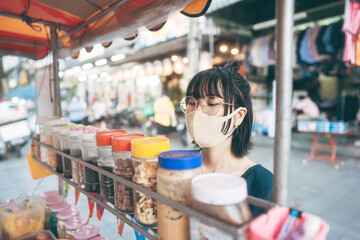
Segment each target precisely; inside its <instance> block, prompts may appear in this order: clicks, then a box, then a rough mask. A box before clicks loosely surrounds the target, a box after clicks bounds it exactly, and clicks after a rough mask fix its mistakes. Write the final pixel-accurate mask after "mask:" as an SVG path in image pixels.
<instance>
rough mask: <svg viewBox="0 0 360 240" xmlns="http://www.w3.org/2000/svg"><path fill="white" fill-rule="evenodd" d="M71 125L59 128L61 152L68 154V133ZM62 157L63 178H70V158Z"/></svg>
mask: <svg viewBox="0 0 360 240" xmlns="http://www.w3.org/2000/svg"><path fill="white" fill-rule="evenodd" d="M70 128H71V126H63V127H61V128H60V147H61V151H62V152H63V153H66V154H69V155H70V142H69V133H70ZM62 159H63V175H64V177H65V178H71V177H72V174H71V160H70V159H69V158H67V157H64V156H63V157H62Z"/></svg>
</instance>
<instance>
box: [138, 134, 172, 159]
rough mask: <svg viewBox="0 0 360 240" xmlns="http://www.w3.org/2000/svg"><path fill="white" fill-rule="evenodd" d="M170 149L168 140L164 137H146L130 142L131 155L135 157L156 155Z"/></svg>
mask: <svg viewBox="0 0 360 240" xmlns="http://www.w3.org/2000/svg"><path fill="white" fill-rule="evenodd" d="M169 150H170V141H169V139H167V138H164V137H147V138H140V139H135V140H133V141H132V142H131V155H132V156H133V157H137V158H149V157H157V156H158V155H159V153H161V152H165V151H169Z"/></svg>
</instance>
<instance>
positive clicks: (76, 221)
mask: <svg viewBox="0 0 360 240" xmlns="http://www.w3.org/2000/svg"><path fill="white" fill-rule="evenodd" d="M88 223H89V218H88V217H85V216H76V217H72V218H70V219H69V220H67V221H66V223H65V228H66V238H67V239H69V240H74V234H75V231H76V230H78V229H79V228H80V227H82V226H84V225H86V224H88Z"/></svg>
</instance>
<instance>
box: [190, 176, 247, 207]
mask: <svg viewBox="0 0 360 240" xmlns="http://www.w3.org/2000/svg"><path fill="white" fill-rule="evenodd" d="M191 191H192V195H193V198H194V199H195V200H197V201H198V202H202V203H206V204H211V205H231V204H236V203H240V202H242V201H244V200H245V199H246V198H247V185H246V180H245V179H244V178H242V177H238V176H235V175H231V174H224V173H208V174H202V175H199V176H197V177H195V178H193V179H192V181H191Z"/></svg>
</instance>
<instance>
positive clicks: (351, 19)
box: [342, 0, 360, 64]
mask: <svg viewBox="0 0 360 240" xmlns="http://www.w3.org/2000/svg"><path fill="white" fill-rule="evenodd" d="M359 29H360V3H358V2H356V1H348V0H347V1H346V3H345V20H344V24H343V27H342V31H343V32H345V49H344V56H343V60H344V62H351V63H352V64H354V63H355V45H356V35H357V34H358V32H359Z"/></svg>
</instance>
